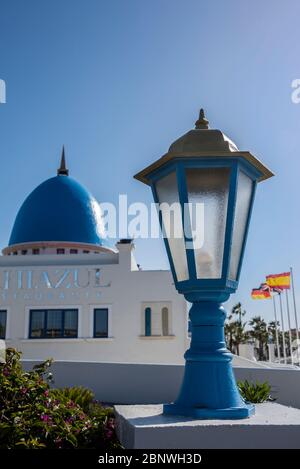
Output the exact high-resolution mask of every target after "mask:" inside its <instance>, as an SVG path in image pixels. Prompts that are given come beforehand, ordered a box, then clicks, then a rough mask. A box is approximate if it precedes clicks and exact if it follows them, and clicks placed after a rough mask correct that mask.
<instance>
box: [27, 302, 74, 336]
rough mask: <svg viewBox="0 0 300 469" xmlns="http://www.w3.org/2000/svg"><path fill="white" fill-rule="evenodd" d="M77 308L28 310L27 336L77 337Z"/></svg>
mask: <svg viewBox="0 0 300 469" xmlns="http://www.w3.org/2000/svg"><path fill="white" fill-rule="evenodd" d="M77 335H78V310H77V309H33V310H31V311H30V325H29V337H30V338H31V339H38V338H39V339H53V338H54V339H55V338H63V337H65V338H68V337H77Z"/></svg>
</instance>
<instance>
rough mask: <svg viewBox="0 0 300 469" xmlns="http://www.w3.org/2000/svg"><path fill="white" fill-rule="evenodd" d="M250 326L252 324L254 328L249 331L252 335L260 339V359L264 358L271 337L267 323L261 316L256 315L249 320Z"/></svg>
mask: <svg viewBox="0 0 300 469" xmlns="http://www.w3.org/2000/svg"><path fill="white" fill-rule="evenodd" d="M249 326H252V330H250V331H249V333H250V336H251V337H253V338H254V339H256V340H257V341H258V359H259V360H264V359H265V358H266V357H265V349H266V346H267V343H268V337H269V334H268V328H267V323H266V321H265V320H264V319H262V318H261V317H260V316H255V317H254V318H252V319H251V321H249Z"/></svg>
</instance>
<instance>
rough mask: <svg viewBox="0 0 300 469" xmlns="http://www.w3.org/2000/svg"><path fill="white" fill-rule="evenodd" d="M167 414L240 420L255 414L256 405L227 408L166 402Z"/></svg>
mask: <svg viewBox="0 0 300 469" xmlns="http://www.w3.org/2000/svg"><path fill="white" fill-rule="evenodd" d="M163 412H164V414H165V415H180V416H184V417H191V418H194V419H198V420H210V419H216V420H227V419H228V420H239V419H245V418H247V417H251V416H252V415H254V414H255V406H254V405H252V404H249V405H245V406H244V407H229V408H227V409H208V408H200V407H183V406H181V405H178V404H175V403H174V404H164V406H163Z"/></svg>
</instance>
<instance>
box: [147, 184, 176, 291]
mask: <svg viewBox="0 0 300 469" xmlns="http://www.w3.org/2000/svg"><path fill="white" fill-rule="evenodd" d="M151 189H152V194H153V198H154V201H155V203H156V204H159V198H158V195H157V191H156V187H155V184H151ZM158 220H159V225H160V229H161V231H162V236H163V241H164V244H165V248H166V251H167V255H168V259H169V264H170V267H171V272H172V275H173V279H174V282H175V284H177V275H176V271H175V267H174V263H173V258H172V255H171V251H170V247H169V243H168V240H167V238H166V236H164V228H163V221H162V213H161V211H160V210H158Z"/></svg>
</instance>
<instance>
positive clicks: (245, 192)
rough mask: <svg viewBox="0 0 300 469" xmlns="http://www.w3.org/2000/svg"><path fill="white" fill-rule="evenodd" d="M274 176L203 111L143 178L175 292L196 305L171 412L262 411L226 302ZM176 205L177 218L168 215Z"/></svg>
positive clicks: (205, 415) (204, 415) (222, 414)
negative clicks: (228, 332)
mask: <svg viewBox="0 0 300 469" xmlns="http://www.w3.org/2000/svg"><path fill="white" fill-rule="evenodd" d="M271 176H273V174H272V172H271V171H269V169H267V168H266V167H265V166H264V165H263V164H262V163H261V162H260V161H259V160H258V159H257V158H256V157H255V156H253V155H252V154H251V153H249V152H244V151H239V149H238V148H237V147H236V145H235V144H234V143H233V142H232V141H231V140H229V139H228V137H226V136H225V135H224V134H223V133H222V132H221V131H220V130H214V129H210V128H209V126H208V121H207V120H206V119H205V117H204V112H203V110H202V109H201V111H200V115H199V119H198V120H197V122H196V127H195V129H194V130H191V131H189V132H187V133H186V134H185V135H183V136H182V137H181V138H179V139H178V140H176V141H175V142H174V143H173V144H172V145H171V146H170V148H169V151H168V153H167V154H165V155H164V156H162V157H161V158H160V159H159V160H158V161H156V162H155V163H153V164H151V165H150V166H148V167H147V168H146V169H144V170H143V171H141V172H140V173H138V174H137V175H136V176H135V178H136V179H138V180H139V181H142V182H144V183H146V184H148V185H150V186H151V188H152V192H153V196H154V199H155V202H156V203H159V204H163V205H162V206H161V207H162V208H161V210H160V213H159V215H160V223H161V227H162V229H163V232H164V234H165V246H166V250H167V254H168V258H169V262H170V266H171V270H172V274H173V278H174V283H175V287H176V289H177V290H178V292H179V293H182V294H183V295H184V296H185V298H186V300H187V301H188V302H190V303H192V307H191V309H190V312H189V317H190V321H191V345H190V348H189V349H188V350H187V351H186V353H185V360H186V365H185V373H184V378H183V382H182V385H181V390H180V393H179V395H178V397H177V399H176V401H175V402H174V403H172V404H165V405H164V413H165V414H175V415H186V416H190V417H194V418H200V419H209V418H218V419H241V418H245V417H249V416H250V415H252V414H253V413H254V406H252V405H247V404H246V403H245V402H244V401H243V400H242V398H241V396H240V394H239V391H238V388H237V386H236V382H235V379H234V375H233V371H232V365H231V360H232V355H231V353H230V352H229V351H228V350H227V349H226V346H225V341H224V321H225V317H226V313H225V310H224V309H223V307H222V305H221V303H222V302H223V301H226V300H227V299H228V298H229V296H230V294H231V293H234V292H235V290H236V288H237V286H238V280H239V276H240V270H241V265H242V258H243V254H244V249H245V243H246V238H247V232H248V227H249V222H250V215H251V210H252V205H253V200H254V194H255V188H256V184H257V182H260V181H263V180H265V179H268V178H269V177H271ZM176 203H177V206H179V208H180V211H181V214H180V217H179V218H178V217H177V219H176V217H175V216H172V214H171V216H170V210H168V209H167V207H168V205H167V204H176ZM187 204H190V206H189V205H187ZM187 207H188V209H187ZM197 211H198V212H197ZM194 212H195V213H198V214H199V219H200V221H201V226H200V229H199V226H198V227H197V231H196V234H198V238H199V239H200V242H199V239H198V240H197V239H196V237H195V233H193V231H192V230H193V226H192V225H193V213H194ZM173 215H174V214H173ZM194 218H195V219H196V221H197V217H194ZM175 231H176V232H175ZM200 231H201V233H200Z"/></svg>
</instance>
